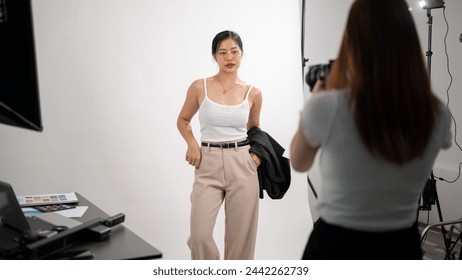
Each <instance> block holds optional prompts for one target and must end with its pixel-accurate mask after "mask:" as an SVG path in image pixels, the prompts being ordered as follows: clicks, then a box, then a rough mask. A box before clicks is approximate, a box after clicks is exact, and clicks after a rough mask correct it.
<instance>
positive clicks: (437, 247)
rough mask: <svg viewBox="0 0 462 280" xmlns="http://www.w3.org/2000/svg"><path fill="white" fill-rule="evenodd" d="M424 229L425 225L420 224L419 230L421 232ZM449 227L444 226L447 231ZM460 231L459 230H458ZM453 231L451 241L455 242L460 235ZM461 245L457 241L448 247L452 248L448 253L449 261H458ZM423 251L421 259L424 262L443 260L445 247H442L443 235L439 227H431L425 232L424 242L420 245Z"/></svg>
mask: <svg viewBox="0 0 462 280" xmlns="http://www.w3.org/2000/svg"><path fill="white" fill-rule="evenodd" d="M425 227H426V225H425V224H420V225H419V228H420V230H421V232H422V231H423V230H424V228H425ZM449 229H450V227H449V226H446V230H449ZM459 230H460V228H459ZM459 230H457V229H455V230H454V231H453V235H452V240H453V242H456V239H457V237H458V236H459V234H460V231H459ZM461 243H462V241H461V240H460V239H459V240H458V241H457V243H453V244H451V245H450V247H454V248H453V249H452V250H451V251H450V254H449V255H450V256H451V257H450V259H455V260H459V258H460V252H461ZM454 244H455V245H454ZM422 250H423V259H424V260H444V259H445V256H446V253H445V251H446V250H445V245H444V238H443V233H442V232H441V227H432V228H430V229H429V230H428V231H427V234H426V238H425V241H424V243H423V245H422Z"/></svg>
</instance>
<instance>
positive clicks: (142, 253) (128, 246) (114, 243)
mask: <svg viewBox="0 0 462 280" xmlns="http://www.w3.org/2000/svg"><path fill="white" fill-rule="evenodd" d="M76 195H77V198H78V199H79V203H78V205H79V206H88V209H87V211H85V214H84V215H83V216H82V217H81V218H75V219H77V220H79V221H82V222H86V221H90V220H92V219H95V218H98V217H101V218H107V217H109V215H108V214H106V213H105V212H104V211H102V210H101V209H99V208H98V207H97V206H95V205H94V204H93V203H91V202H90V201H88V200H87V199H86V198H85V197H83V196H82V195H80V194H79V193H76ZM128 219H130V217H128V216H127V217H125V220H128ZM82 249H85V250H89V251H91V252H92V253H93V254H94V258H93V259H95V260H136V259H138V260H142V259H156V258H161V257H162V253H161V252H160V251H159V250H157V249H156V248H155V247H153V246H152V245H150V244H149V243H147V242H146V241H144V240H143V239H141V238H140V237H139V236H138V235H136V234H135V233H134V232H132V231H131V230H129V229H128V228H126V227H125V226H124V225H123V223H122V224H119V225H116V226H114V227H112V228H111V237H110V238H109V239H106V240H103V241H99V242H97V241H88V242H84V243H81V244H79V245H76V246H73V247H71V248H69V249H68V250H67V251H77V250H82Z"/></svg>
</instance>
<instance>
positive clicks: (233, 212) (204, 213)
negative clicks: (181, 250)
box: [188, 145, 260, 260]
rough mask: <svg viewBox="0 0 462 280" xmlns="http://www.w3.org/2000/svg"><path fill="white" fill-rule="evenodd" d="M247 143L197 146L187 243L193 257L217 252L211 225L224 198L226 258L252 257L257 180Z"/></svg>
mask: <svg viewBox="0 0 462 280" xmlns="http://www.w3.org/2000/svg"><path fill="white" fill-rule="evenodd" d="M249 148H250V146H248V145H247V146H242V147H237V148H228V149H222V148H212V147H201V152H202V159H201V164H200V166H199V168H197V169H196V170H195V180H194V184H193V190H192V192H191V224H190V226H191V235H190V237H189V239H188V245H189V248H190V249H191V258H192V259H193V260H197V259H202V260H218V259H220V252H219V250H218V248H217V246H216V244H215V241H214V239H213V228H214V226H215V222H216V218H217V215H218V212H219V210H220V207H221V205H222V203H223V201H225V252H224V259H226V260H250V259H253V258H254V253H255V242H256V235H257V224H258V203H259V190H260V189H259V182H258V174H257V167H256V165H255V163H254V161H253V160H252V158H251V157H250V154H249V151H248V150H249Z"/></svg>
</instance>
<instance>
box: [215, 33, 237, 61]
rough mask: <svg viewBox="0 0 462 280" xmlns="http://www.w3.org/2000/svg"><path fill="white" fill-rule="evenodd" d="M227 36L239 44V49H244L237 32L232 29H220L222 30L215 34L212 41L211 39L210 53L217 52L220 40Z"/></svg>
mask: <svg viewBox="0 0 462 280" xmlns="http://www.w3.org/2000/svg"><path fill="white" fill-rule="evenodd" d="M228 38H231V39H233V40H234V41H235V42H236V43H237V45H238V46H239V48H240V49H241V51H244V47H243V45H242V40H241V37H240V36H239V34H237V33H236V32H234V31H230V30H225V31H222V32H220V33H218V34H217V35H215V38H213V41H212V55H215V54H216V53H217V51H218V47H219V46H220V43H221V42H222V41H224V40H226V39H228Z"/></svg>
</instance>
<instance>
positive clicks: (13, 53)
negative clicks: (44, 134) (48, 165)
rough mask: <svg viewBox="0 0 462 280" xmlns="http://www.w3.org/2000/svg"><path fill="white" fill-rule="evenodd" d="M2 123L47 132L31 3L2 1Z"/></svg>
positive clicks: (25, 1)
mask: <svg viewBox="0 0 462 280" xmlns="http://www.w3.org/2000/svg"><path fill="white" fill-rule="evenodd" d="M0 123H3V124H7V125H12V126H16V127H21V128H27V129H32V130H36V131H42V130H43V127H42V119H41V114H40V100H39V87H38V77H37V66H36V56H35V45H34V28H33V21H32V7H31V0H0Z"/></svg>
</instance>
